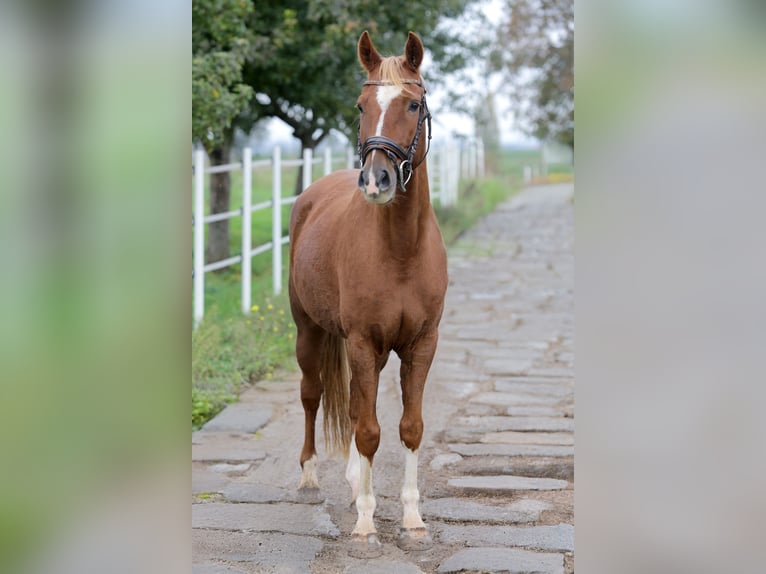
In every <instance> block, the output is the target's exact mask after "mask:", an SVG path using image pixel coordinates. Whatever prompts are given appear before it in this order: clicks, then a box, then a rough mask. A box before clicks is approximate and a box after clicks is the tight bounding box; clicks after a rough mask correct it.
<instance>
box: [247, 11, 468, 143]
mask: <svg viewBox="0 0 766 574" xmlns="http://www.w3.org/2000/svg"><path fill="white" fill-rule="evenodd" d="M471 1H472V0H447V1H446V2H445V1H439V2H437V1H436V0H426V1H424V2H418V3H412V2H407V1H405V0H393V1H391V2H383V3H380V2H374V3H373V2H370V1H369V0H362V1H361V2H337V1H335V0H301V1H296V2H291V4H290V7H289V8H285V7H284V6H283V5H280V4H276V3H273V2H267V1H265V0H254V2H253V4H254V7H255V10H254V13H253V16H252V18H251V19H250V21H249V26H250V29H251V30H252V33H253V37H254V46H255V49H254V50H253V51H252V52H251V56H252V57H251V59H250V61H249V62H248V64H247V65H246V67H245V80H246V82H247V83H248V84H249V85H250V86H252V87H253V89H254V90H255V91H256V93H257V94H258V96H257V97H256V98H255V99H254V101H253V105H252V106H251V109H250V110H248V111H246V112H245V113H244V114H242V116H240V118H239V125H240V127H242V128H243V129H244V130H245V131H248V130H249V128H250V127H252V125H253V124H254V122H255V121H257V120H258V119H259V118H262V117H265V116H272V117H277V118H280V119H282V120H283V121H284V122H285V123H287V124H288V125H290V126H291V127H292V128H293V130H294V134H295V136H296V137H297V138H299V139H300V140H301V142H302V143H303V145H304V146H309V147H313V146H315V145H316V144H317V143H319V142H320V141H321V140H322V139H323V138H324V137H325V136H326V135H327V134H328V132H329V130H330V129H336V130H338V131H340V132H342V133H344V134H345V135H346V136H348V137H349V138H350V139H352V141H353V138H354V133H355V129H356V127H355V125H356V124H355V122H356V119H357V112H356V109H355V107H354V103H355V101H356V98H357V96H358V94H359V85H360V83H361V81H362V80H363V77H364V75H363V72H362V70H361V67H360V65H359V63H358V61H357V55H356V43H357V40H358V39H359V36H360V34H361V33H362V32H363V31H364V30H369V31H370V33H371V35H372V37H373V41H374V43H375V45H376V47H377V48H378V49H379V50H380V51H381V53H383V54H400V53H401V51H402V49H403V47H404V43H405V40H406V38H407V32H408V31H409V30H412V31H415V32H417V33H418V34H419V35H420V36H421V38H422V39H423V41H424V43H425V45H426V47H427V48H428V49H429V50H430V51H431V52H432V54H433V55H434V64H435V65H434V66H433V67H432V69H431V70H430V71H431V73H433V74H436V73H437V72H438V70H439V69H440V67H441V68H448V67H450V66H451V67H453V68H454V67H457V66H459V65H461V64H464V62H465V55H464V54H463V53H461V52H460V50H459V49H458V44H459V43H458V42H456V41H455V39H454V38H453V37H450V35H449V34H446V33H444V32H442V31H439V30H438V29H437V23H438V22H439V20H440V19H441V18H449V17H455V16H458V15H459V14H461V13H462V11H463V10H464V8H465V6H466V5H468V4H469V3H470V2H471ZM448 45H449V46H451V48H450V49H449V50H448V49H447V46H448Z"/></svg>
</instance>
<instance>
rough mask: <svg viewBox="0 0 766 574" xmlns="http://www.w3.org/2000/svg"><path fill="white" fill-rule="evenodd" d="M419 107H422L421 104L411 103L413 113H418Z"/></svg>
mask: <svg viewBox="0 0 766 574" xmlns="http://www.w3.org/2000/svg"><path fill="white" fill-rule="evenodd" d="M419 107H420V104H419V103H417V102H410V111H411V112H417V111H418V108H419Z"/></svg>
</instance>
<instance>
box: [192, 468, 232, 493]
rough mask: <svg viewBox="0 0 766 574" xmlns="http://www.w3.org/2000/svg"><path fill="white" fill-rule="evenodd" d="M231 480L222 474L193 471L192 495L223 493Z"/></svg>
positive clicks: (208, 471) (206, 470) (195, 469)
mask: <svg viewBox="0 0 766 574" xmlns="http://www.w3.org/2000/svg"><path fill="white" fill-rule="evenodd" d="M229 482H231V480H230V479H229V477H227V476H226V475H225V474H223V473H221V472H213V471H210V470H208V469H197V468H193V469H192V494H202V493H209V492H221V491H223V489H224V488H226V485H228V484H229Z"/></svg>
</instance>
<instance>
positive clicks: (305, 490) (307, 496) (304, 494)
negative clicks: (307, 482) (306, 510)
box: [295, 486, 324, 504]
mask: <svg viewBox="0 0 766 574" xmlns="http://www.w3.org/2000/svg"><path fill="white" fill-rule="evenodd" d="M295 498H296V501H297V502H299V503H302V504H321V503H322V502H324V497H322V493H321V492H320V491H319V489H318V488H316V487H305V486H304V487H301V488H298V494H297V496H296V497H295Z"/></svg>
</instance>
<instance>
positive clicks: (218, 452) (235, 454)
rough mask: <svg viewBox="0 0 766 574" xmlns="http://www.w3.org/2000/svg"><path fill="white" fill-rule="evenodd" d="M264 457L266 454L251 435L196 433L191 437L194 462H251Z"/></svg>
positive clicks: (211, 432)
mask: <svg viewBox="0 0 766 574" xmlns="http://www.w3.org/2000/svg"><path fill="white" fill-rule="evenodd" d="M265 457H266V452H265V451H264V450H263V448H262V447H261V446H260V445H259V441H258V440H257V438H256V437H255V435H252V434H242V433H230V432H213V431H197V432H195V433H194V434H193V435H192V461H194V462H212V461H228V462H251V461H256V460H261V459H263V458H265Z"/></svg>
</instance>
